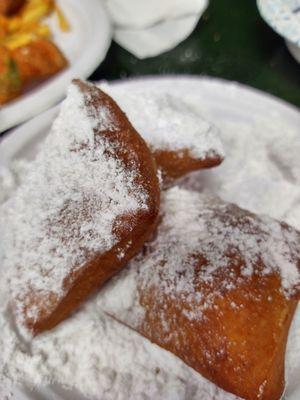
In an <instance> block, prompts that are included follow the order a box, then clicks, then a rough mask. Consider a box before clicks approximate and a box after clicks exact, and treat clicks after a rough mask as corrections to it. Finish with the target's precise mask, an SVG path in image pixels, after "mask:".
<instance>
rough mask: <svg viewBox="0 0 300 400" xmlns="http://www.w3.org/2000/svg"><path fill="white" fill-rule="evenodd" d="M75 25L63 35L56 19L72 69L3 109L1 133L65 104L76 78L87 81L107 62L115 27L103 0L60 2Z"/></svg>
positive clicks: (56, 35)
mask: <svg viewBox="0 0 300 400" xmlns="http://www.w3.org/2000/svg"><path fill="white" fill-rule="evenodd" d="M58 3H59V5H60V6H61V8H62V10H63V11H64V13H65V15H66V17H67V19H68V21H69V22H70V25H71V31H70V32H67V33H63V32H61V31H60V29H59V27H58V24H57V20H56V18H55V16H53V17H52V18H51V19H50V20H49V23H50V25H51V27H52V30H53V32H54V41H55V42H56V43H57V44H58V46H59V48H60V49H61V50H62V51H63V52H64V54H65V55H66V57H67V58H68V60H69V63H70V66H69V68H68V69H66V70H65V71H63V72H62V73H60V74H59V75H57V76H55V77H53V78H52V79H50V80H48V81H47V82H45V83H44V84H42V85H40V86H38V87H37V88H36V89H35V90H32V91H30V92H28V93H27V94H25V95H23V96H21V97H20V98H18V99H16V100H15V101H14V102H12V103H10V104H8V105H5V106H4V107H2V108H1V109H0V132H3V131H5V130H6V129H9V128H11V127H13V126H16V125H18V124H19V123H21V122H24V121H26V120H28V119H30V118H31V117H33V116H35V115H37V114H39V113H40V112H41V111H44V110H46V109H47V108H49V107H51V106H53V105H54V104H55V103H57V102H58V101H59V100H61V99H62V98H63V96H64V94H65V90H66V88H67V86H68V84H69V82H70V80H71V79H72V78H73V77H80V78H87V77H88V76H89V75H90V74H91V73H92V72H93V71H94V70H95V69H96V68H97V66H98V65H99V64H100V62H101V61H103V59H104V58H105V55H106V53H107V50H108V48H109V46H110V43H111V26H110V22H109V18H108V16H107V14H106V11H105V8H104V6H103V3H102V1H101V0H86V1H80V0H58Z"/></svg>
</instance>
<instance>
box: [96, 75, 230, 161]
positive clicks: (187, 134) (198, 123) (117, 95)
mask: <svg viewBox="0 0 300 400" xmlns="http://www.w3.org/2000/svg"><path fill="white" fill-rule="evenodd" d="M100 87H101V88H103V90H104V91H105V92H107V93H108V94H109V95H111V96H112V97H113V98H114V99H115V100H116V101H117V103H118V104H119V106H120V107H121V108H122V110H123V111H124V112H125V113H126V114H127V117H128V118H129V120H130V122H131V123H132V124H133V126H134V127H135V128H136V129H137V131H138V132H139V133H140V135H141V136H142V137H143V138H144V139H145V141H146V142H147V143H148V145H149V146H150V147H151V148H152V150H153V151H155V150H173V151H174V150H176V151H179V152H180V151H182V150H185V149H187V150H189V152H190V155H191V156H192V157H194V158H197V159H204V158H206V157H209V156H220V157H221V158H223V157H224V149H223V145H222V142H221V140H220V134H219V131H218V129H217V128H216V127H215V126H214V125H213V124H212V123H210V122H208V121H207V120H206V119H204V118H203V117H202V116H201V113H200V112H199V111H198V110H197V109H195V108H193V107H190V106H189V104H188V103H186V102H185V101H184V100H183V99H180V98H179V97H176V96H174V95H171V94H169V93H158V92H157V91H156V92H154V91H153V92H151V91H149V92H147V91H140V92H139V91H134V92H130V90H127V89H124V90H122V87H121V88H120V87H115V86H113V85H108V84H107V83H105V84H102V85H101V86H100ZM137 104H138V107H137Z"/></svg>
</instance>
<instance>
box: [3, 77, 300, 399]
mask: <svg viewBox="0 0 300 400" xmlns="http://www.w3.org/2000/svg"><path fill="white" fill-rule="evenodd" d="M114 84H115V85H122V86H123V87H124V88H126V89H128V90H130V91H131V92H132V91H135V90H141V89H151V90H155V89H157V90H161V91H164V90H168V91H172V92H173V93H174V94H176V95H178V96H183V97H184V98H185V99H188V98H189V97H190V98H193V99H194V100H195V99H196V100H197V102H198V103H199V105H200V106H201V107H203V110H204V111H203V112H204V113H205V115H207V116H209V118H210V119H211V120H212V121H214V122H216V123H218V122H221V121H237V122H246V123H249V124H251V123H252V122H253V121H255V119H256V118H257V117H260V116H264V115H265V114H266V112H268V113H272V115H277V114H278V115H280V118H281V120H282V122H283V123H284V124H285V125H286V127H287V129H288V128H289V127H291V128H292V129H295V128H299V127H300V112H299V111H298V110H297V109H296V108H294V107H292V106H290V105H288V104H287V103H285V102H283V101H281V100H278V99H276V98H274V97H272V96H270V95H267V94H264V93H262V92H259V91H257V90H254V89H250V88H247V87H245V86H242V85H239V84H236V83H230V82H226V81H221V80H217V79H210V78H189V77H178V78H176V77H167V78H147V79H137V80H127V81H121V82H115V83H114ZM58 110H59V106H57V107H55V108H52V109H50V110H48V111H46V112H45V113H43V114H41V115H39V116H38V117H35V118H34V119H32V120H31V121H29V122H27V123H26V124H24V125H23V126H21V127H19V128H17V129H15V130H14V131H11V132H10V133H8V134H7V136H6V137H5V138H4V139H3V140H2V141H1V142H0V163H1V164H4V165H8V164H9V163H10V161H11V160H12V159H20V158H22V159H24V158H31V157H32V156H33V155H34V153H35V152H36V148H37V145H38V143H39V142H40V141H41V140H43V138H44V137H45V135H46V134H47V132H48V131H49V128H50V126H51V123H52V121H53V119H54V118H55V116H56V115H57V112H58ZM299 135H300V131H299ZM299 311H300V310H299V309H298V313H297V315H296V318H295V320H294V329H292V330H291V332H292V334H293V335H296V328H297V330H298V332H299V331H300V312H299ZM291 336H292V335H291ZM291 343H292V341H291ZM290 347H291V346H290ZM289 352H293V348H290V349H289ZM299 356H300V355H299ZM299 374H300V371H293V373H292V378H291V379H290V382H289V384H288V386H287V390H286V395H285V399H286V400H299V398H300V387H299V379H298V378H299ZM41 398H42V399H44V400H52V399H66V400H67V399H71V398H72V399H76V400H82V397H80V396H79V395H78V393H75V392H72V393H71V392H70V391H65V390H63V389H61V388H59V387H54V386H52V387H51V388H41V389H39V390H38V391H36V392H35V393H32V392H30V391H28V390H19V389H18V390H17V391H16V394H15V399H16V400H25V399H41Z"/></svg>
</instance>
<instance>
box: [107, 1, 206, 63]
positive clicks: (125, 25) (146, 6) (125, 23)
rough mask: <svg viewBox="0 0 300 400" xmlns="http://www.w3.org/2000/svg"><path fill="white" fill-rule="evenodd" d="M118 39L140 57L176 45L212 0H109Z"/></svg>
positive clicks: (116, 39) (190, 29)
mask: <svg viewBox="0 0 300 400" xmlns="http://www.w3.org/2000/svg"><path fill="white" fill-rule="evenodd" d="M105 3H106V6H107V9H108V12H109V14H110V17H111V19H112V22H113V24H114V40H115V41H116V42H117V43H118V44H119V45H121V46H122V47H124V48H125V49H126V50H128V51H130V52H131V53H132V54H134V55H135V56H136V57H138V58H141V59H142V58H147V57H153V56H156V55H158V54H161V53H163V52H165V51H167V50H170V49H172V48H173V47H175V46H176V45H177V44H178V43H180V42H181V41H183V40H184V39H186V38H187V37H188V36H189V35H190V33H191V32H192V31H193V30H194V28H195V26H196V24H197V22H198V21H199V19H200V17H201V15H202V14H203V12H204V11H205V9H206V8H207V5H208V0H151V1H149V0H105Z"/></svg>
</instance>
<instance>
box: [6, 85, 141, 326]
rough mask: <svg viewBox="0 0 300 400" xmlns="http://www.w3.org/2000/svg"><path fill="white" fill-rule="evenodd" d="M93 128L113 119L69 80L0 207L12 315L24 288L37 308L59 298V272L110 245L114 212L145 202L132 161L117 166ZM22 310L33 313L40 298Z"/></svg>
mask: <svg viewBox="0 0 300 400" xmlns="http://www.w3.org/2000/svg"><path fill="white" fill-rule="evenodd" d="M87 100H88V99H87ZM92 111H93V110H92ZM94 129H97V131H99V130H100V131H101V130H103V131H105V130H114V129H117V125H116V122H115V121H114V119H113V116H112V114H111V111H110V109H108V108H106V107H102V108H101V110H100V111H99V113H97V115H91V110H89V109H88V108H87V107H86V106H85V101H84V97H83V95H82V93H80V91H79V89H78V88H77V87H76V86H75V85H72V86H71V87H70V90H69V95H68V98H67V100H66V101H65V102H64V103H63V105H62V110H61V113H60V115H59V117H58V119H57V120H56V121H55V123H54V126H53V128H52V131H51V133H50V134H49V136H48V137H47V139H46V141H45V143H44V145H43V146H42V149H41V151H40V153H39V154H38V156H37V158H36V160H35V161H34V162H33V163H32V164H31V166H30V167H29V168H28V170H27V173H26V176H25V177H24V181H23V183H22V185H21V186H20V187H19V188H18V189H17V191H16V193H15V194H14V195H13V196H12V197H11V199H9V200H8V201H7V202H6V203H5V204H4V205H3V206H2V209H1V216H2V221H3V227H4V229H3V231H2V232H1V235H2V245H3V249H4V258H3V267H4V269H5V270H6V271H7V272H8V279H9V281H10V287H11V290H12V295H13V297H14V298H15V299H18V300H19V301H18V306H19V307H20V309H19V310H17V313H18V316H19V318H21V316H22V314H23V313H22V311H23V307H24V305H26V302H27V295H28V291H32V292H35V293H39V295H40V297H41V298H43V297H44V298H45V305H44V306H45V307H46V306H47V301H51V302H53V301H54V300H53V298H55V299H59V297H60V296H62V294H63V292H64V287H63V283H64V279H65V278H66V277H67V276H68V275H69V274H70V273H71V272H74V271H75V270H76V269H78V268H80V267H81V266H82V265H83V264H84V263H85V261H86V259H87V257H88V255H89V254H90V253H92V252H96V251H97V252H101V253H103V252H105V251H107V250H108V249H110V248H112V247H113V246H114V245H115V244H116V242H117V237H116V235H115V234H114V231H113V226H114V223H115V221H116V218H117V217H118V216H121V215H123V214H126V213H134V212H136V211H137V210H142V209H146V208H147V203H146V198H147V196H146V194H145V193H144V192H143V190H142V188H141V187H138V186H137V185H136V184H135V183H134V181H135V178H136V174H137V172H136V171H135V169H134V166H133V167H132V170H129V169H128V168H127V169H126V171H125V168H124V166H123V165H122V163H121V161H118V159H117V158H116V157H114V149H113V148H111V147H110V145H109V143H108V141H107V140H106V139H105V138H102V137H101V136H99V135H97V136H95V134H94ZM108 150H109V152H108ZM4 184H5V185H6V186H10V185H12V184H13V178H10V175H8V178H6V179H5V181H4ZM44 295H45V296H44ZM50 298H51V300H50ZM28 301H29V302H32V299H31V298H30V299H29V300H28ZM55 301H56V300H55ZM57 301H58V300H57ZM27 311H28V312H27V314H28V317H29V318H31V319H33V320H35V319H37V318H38V317H39V312H40V305H39V304H36V306H34V305H32V306H31V308H30V309H29V310H27Z"/></svg>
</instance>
